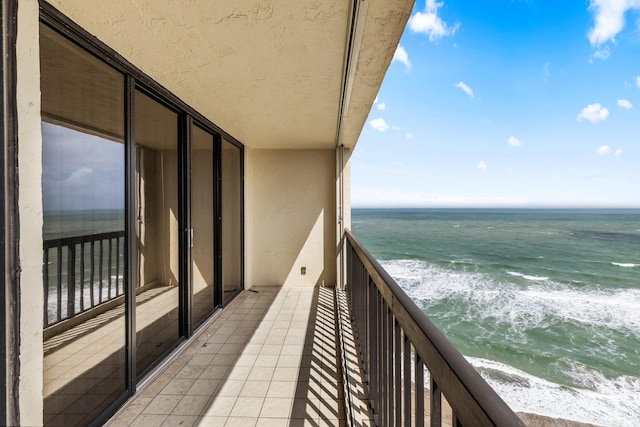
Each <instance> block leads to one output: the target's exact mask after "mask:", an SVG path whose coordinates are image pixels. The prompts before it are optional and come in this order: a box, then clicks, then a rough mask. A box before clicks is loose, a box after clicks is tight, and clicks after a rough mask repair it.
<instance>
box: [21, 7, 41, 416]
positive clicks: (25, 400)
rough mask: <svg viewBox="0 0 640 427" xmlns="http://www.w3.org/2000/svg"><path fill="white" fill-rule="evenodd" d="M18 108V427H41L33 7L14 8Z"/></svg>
mask: <svg viewBox="0 0 640 427" xmlns="http://www.w3.org/2000/svg"><path fill="white" fill-rule="evenodd" d="M16 54H17V62H18V64H17V67H18V69H17V75H18V77H17V106H18V167H19V175H18V179H19V185H20V189H19V194H18V199H19V220H20V245H19V247H20V268H21V269H22V272H21V275H20V373H19V375H20V376H19V382H20V383H19V393H20V395H19V411H20V422H21V424H22V425H25V426H37V425H42V366H43V358H42V354H43V353H42V352H43V349H42V313H43V299H44V297H43V290H42V191H41V173H42V170H41V165H42V158H41V156H42V136H41V132H40V84H39V82H40V63H39V47H38V1H37V0H21V1H20V2H19V4H18V36H17V45H16Z"/></svg>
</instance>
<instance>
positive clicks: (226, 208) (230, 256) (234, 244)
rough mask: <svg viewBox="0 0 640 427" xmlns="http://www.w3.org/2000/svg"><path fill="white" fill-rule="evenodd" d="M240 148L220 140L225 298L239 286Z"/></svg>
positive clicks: (240, 286) (240, 232)
mask: <svg viewBox="0 0 640 427" xmlns="http://www.w3.org/2000/svg"><path fill="white" fill-rule="evenodd" d="M240 154H241V151H240V148H238V147H236V146H235V145H233V144H231V143H229V142H227V141H224V140H223V141H222V287H223V290H224V298H225V301H226V300H228V299H229V298H231V297H233V296H234V295H235V294H236V293H237V292H238V291H240V289H242V231H241V224H242V181H241V177H242V174H241V172H242V169H241V162H242V158H241V155H240Z"/></svg>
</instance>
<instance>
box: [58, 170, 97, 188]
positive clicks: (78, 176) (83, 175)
mask: <svg viewBox="0 0 640 427" xmlns="http://www.w3.org/2000/svg"><path fill="white" fill-rule="evenodd" d="M91 175H93V169H90V168H87V167H81V168H79V169H76V170H75V171H73V172H72V173H71V175H69V177H68V178H67V179H65V180H64V181H65V182H66V183H67V184H72V185H78V184H83V183H85V181H87V180H88V179H89V177H90V176H91Z"/></svg>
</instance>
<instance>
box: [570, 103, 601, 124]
mask: <svg viewBox="0 0 640 427" xmlns="http://www.w3.org/2000/svg"><path fill="white" fill-rule="evenodd" d="M607 117H609V110H607V109H606V108H604V107H603V106H602V105H600V104H599V103H595V104H589V105H587V106H586V107H584V108H583V109H582V111H581V112H580V114H578V117H577V119H576V120H578V121H579V122H580V121H582V120H589V121H590V122H591V123H598V122H601V121H603V120H606V118H607Z"/></svg>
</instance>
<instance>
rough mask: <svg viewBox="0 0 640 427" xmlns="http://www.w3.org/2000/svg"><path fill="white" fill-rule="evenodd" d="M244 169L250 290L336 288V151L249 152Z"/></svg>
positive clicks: (248, 283)
mask: <svg viewBox="0 0 640 427" xmlns="http://www.w3.org/2000/svg"><path fill="white" fill-rule="evenodd" d="M245 168H246V169H245V170H246V172H245V176H246V179H245V191H246V202H245V212H246V213H245V215H246V222H245V224H246V225H245V226H246V257H247V265H246V271H247V288H250V287H251V286H257V285H261V286H270V285H275V286H281V285H289V284H293V285H309V286H314V285H322V284H324V285H327V286H329V285H335V283H336V262H335V259H336V241H335V233H336V223H335V209H336V208H335V206H336V196H335V194H336V193H335V188H336V187H335V178H336V177H335V170H336V169H335V151H334V150H253V149H247V150H246V160H245ZM301 267H306V274H305V275H302V274H301V271H300V270H301Z"/></svg>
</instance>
